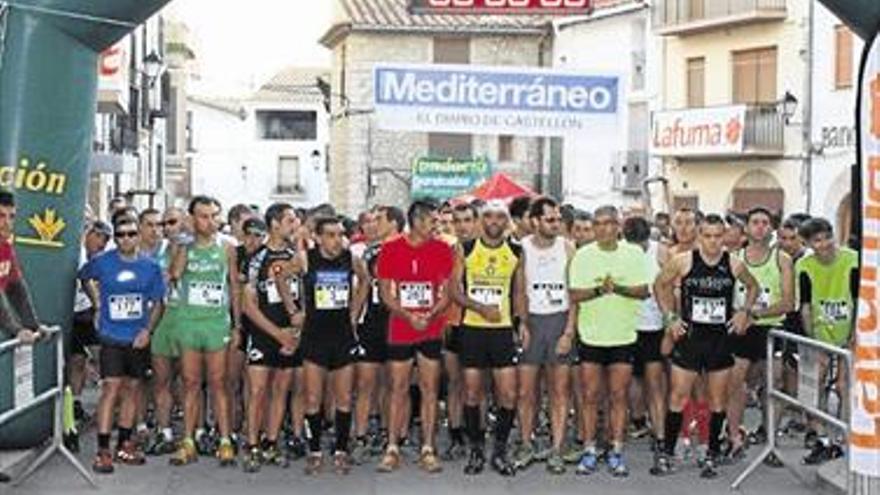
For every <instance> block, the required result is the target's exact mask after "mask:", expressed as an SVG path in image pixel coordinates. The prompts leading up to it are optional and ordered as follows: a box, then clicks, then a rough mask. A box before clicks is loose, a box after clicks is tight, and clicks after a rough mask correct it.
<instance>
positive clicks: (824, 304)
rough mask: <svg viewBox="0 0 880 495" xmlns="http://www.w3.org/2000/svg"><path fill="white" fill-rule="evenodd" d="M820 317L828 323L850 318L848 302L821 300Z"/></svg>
mask: <svg viewBox="0 0 880 495" xmlns="http://www.w3.org/2000/svg"><path fill="white" fill-rule="evenodd" d="M819 307H820V310H821V311H822V319H824V320H825V321H826V322H828V323H837V322H841V321H847V320H848V319H849V318H850V310H849V304H847V303H846V301H821V302H820V303H819Z"/></svg>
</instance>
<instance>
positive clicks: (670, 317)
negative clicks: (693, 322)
mask: <svg viewBox="0 0 880 495" xmlns="http://www.w3.org/2000/svg"><path fill="white" fill-rule="evenodd" d="M680 319H681V318H680V317H679V316H678V314H677V313H675V312H673V311H670V312H668V313H664V314H663V326H664V327H668V326H670V325H672V324H674V323H676V322H677V321H678V320H680Z"/></svg>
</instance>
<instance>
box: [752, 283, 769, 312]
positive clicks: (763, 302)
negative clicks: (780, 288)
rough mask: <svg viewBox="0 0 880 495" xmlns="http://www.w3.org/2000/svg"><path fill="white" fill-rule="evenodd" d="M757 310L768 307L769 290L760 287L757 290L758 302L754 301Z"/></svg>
mask: <svg viewBox="0 0 880 495" xmlns="http://www.w3.org/2000/svg"><path fill="white" fill-rule="evenodd" d="M755 305H756V306H757V308H758V309H767V308H769V307H770V289H768V288H765V287H761V288H760V289H759V290H758V300H757V301H755Z"/></svg>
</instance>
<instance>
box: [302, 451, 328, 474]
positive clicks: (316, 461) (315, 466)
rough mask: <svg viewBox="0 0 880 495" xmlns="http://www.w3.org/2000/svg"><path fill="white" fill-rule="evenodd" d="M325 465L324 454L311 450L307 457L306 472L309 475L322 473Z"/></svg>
mask: <svg viewBox="0 0 880 495" xmlns="http://www.w3.org/2000/svg"><path fill="white" fill-rule="evenodd" d="M323 467H324V454H322V453H321V452H309V455H308V456H307V457H306V467H305V470H304V471H305V473H306V474H307V475H309V476H314V475H316V474H318V473H320V472H321V469H322V468H323Z"/></svg>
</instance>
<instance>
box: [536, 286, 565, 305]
mask: <svg viewBox="0 0 880 495" xmlns="http://www.w3.org/2000/svg"><path fill="white" fill-rule="evenodd" d="M531 289H532V290H531V292H529V297H532V298H534V301H535V303H536V304H538V305H539V306H542V307H562V306H563V305H564V304H565V298H566V297H567V293H566V290H565V284H561V283H558V282H555V283H554V282H535V283H533V284H532V286H531Z"/></svg>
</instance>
